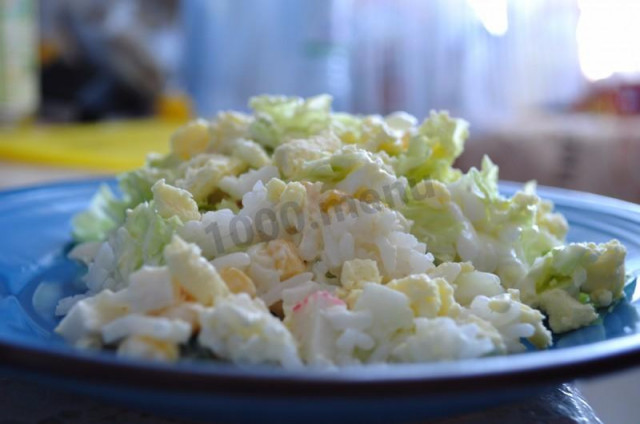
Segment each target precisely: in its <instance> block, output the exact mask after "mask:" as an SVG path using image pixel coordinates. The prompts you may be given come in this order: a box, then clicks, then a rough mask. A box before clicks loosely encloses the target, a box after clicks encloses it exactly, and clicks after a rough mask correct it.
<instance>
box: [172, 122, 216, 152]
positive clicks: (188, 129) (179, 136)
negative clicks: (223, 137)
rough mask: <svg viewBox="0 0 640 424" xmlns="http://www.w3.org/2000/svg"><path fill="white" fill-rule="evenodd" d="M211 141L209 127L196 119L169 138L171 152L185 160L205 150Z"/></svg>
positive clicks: (206, 123)
mask: <svg viewBox="0 0 640 424" xmlns="http://www.w3.org/2000/svg"><path fill="white" fill-rule="evenodd" d="M210 140H211V127H210V125H209V123H208V122H207V121H205V120H204V119H197V120H195V121H193V122H190V123H188V124H187V125H185V126H184V127H182V128H180V129H179V130H178V131H176V133H175V134H174V135H173V137H171V151H172V152H173V153H174V154H176V155H177V156H178V157H179V158H180V159H183V160H186V159H190V158H192V157H193V156H195V155H197V154H199V153H202V152H204V151H205V150H206V148H207V146H208V145H209V142H210Z"/></svg>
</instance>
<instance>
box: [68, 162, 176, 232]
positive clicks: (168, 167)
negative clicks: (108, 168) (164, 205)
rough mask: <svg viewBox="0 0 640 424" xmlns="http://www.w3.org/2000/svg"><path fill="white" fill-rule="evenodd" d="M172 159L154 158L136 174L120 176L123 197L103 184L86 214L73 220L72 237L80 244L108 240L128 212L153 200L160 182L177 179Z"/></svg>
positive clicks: (128, 173) (79, 215)
mask: <svg viewBox="0 0 640 424" xmlns="http://www.w3.org/2000/svg"><path fill="white" fill-rule="evenodd" d="M177 163H179V162H174V159H173V158H172V157H170V156H166V157H159V156H151V157H150V158H149V160H148V162H147V164H146V165H145V166H144V167H142V168H140V169H136V170H134V171H130V172H125V173H123V174H120V175H118V177H117V179H118V185H119V188H120V192H121V193H122V195H121V197H118V196H116V194H115V193H114V192H113V191H112V190H111V189H110V188H109V186H107V185H102V186H101V187H100V189H99V190H98V192H97V193H96V194H95V195H94V197H93V199H92V200H91V203H90V206H89V208H88V209H87V210H86V211H83V212H80V213H79V214H77V215H75V216H74V217H73V219H72V223H71V224H72V234H73V237H74V239H75V240H76V241H78V242H86V241H100V240H104V239H105V238H106V237H107V236H108V235H109V234H110V233H111V232H112V231H113V230H114V229H116V228H117V227H118V226H119V225H120V224H122V223H123V222H124V219H125V214H126V211H127V210H128V209H131V208H134V207H135V206H136V205H138V204H140V203H142V202H146V201H149V200H151V199H152V198H153V194H152V192H151V187H152V186H153V185H154V184H155V183H156V181H158V180H160V179H163V178H164V179H165V180H166V181H167V182H172V181H174V180H175V179H176V175H177V172H178V171H177V166H176V164H177Z"/></svg>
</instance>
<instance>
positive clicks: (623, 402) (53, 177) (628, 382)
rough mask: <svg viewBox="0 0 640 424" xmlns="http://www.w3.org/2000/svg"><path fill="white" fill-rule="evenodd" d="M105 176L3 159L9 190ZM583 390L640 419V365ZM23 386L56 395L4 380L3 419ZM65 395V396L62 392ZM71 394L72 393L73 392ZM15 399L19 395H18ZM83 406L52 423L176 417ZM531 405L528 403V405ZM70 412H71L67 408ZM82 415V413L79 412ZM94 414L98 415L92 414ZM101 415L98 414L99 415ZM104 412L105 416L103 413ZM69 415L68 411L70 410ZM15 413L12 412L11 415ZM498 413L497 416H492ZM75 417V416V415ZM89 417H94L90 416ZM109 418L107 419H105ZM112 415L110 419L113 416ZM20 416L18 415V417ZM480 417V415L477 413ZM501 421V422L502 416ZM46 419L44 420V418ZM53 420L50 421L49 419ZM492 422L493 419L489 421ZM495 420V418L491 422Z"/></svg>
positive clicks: (627, 418)
mask: <svg viewBox="0 0 640 424" xmlns="http://www.w3.org/2000/svg"><path fill="white" fill-rule="evenodd" d="M99 175H104V174H100V173H96V172H91V171H86V170H80V169H78V170H74V169H64V168H55V167H43V166H31V165H25V164H20V163H13V162H6V161H0V189H8V188H14V187H22V186H27V185H33V184H43V183H49V182H54V181H62V180H72V179H81V178H86V177H92V176H93V177H95V176H99ZM576 386H577V388H578V389H579V391H580V392H581V393H582V394H583V395H584V397H585V398H586V400H587V401H588V403H589V404H590V405H591V407H592V408H593V409H594V410H595V412H596V414H597V416H598V417H599V418H600V419H601V420H602V422H603V423H605V424H609V423H612V424H626V423H630V424H631V423H635V422H638V421H639V420H640V402H638V401H637V399H636V398H637V395H638V394H639V393H640V367H639V368H637V369H633V370H628V371H625V372H622V373H619V374H615V375H610V376H606V377H600V378H596V379H592V380H586V381H578V382H577V383H576ZM16 387H23V388H25V390H24V391H26V392H30V393H34V392H35V393H41V394H42V393H44V394H42V396H45V397H47V398H52V397H55V396H57V395H54V394H53V393H52V392H49V391H47V390H46V389H37V388H36V386H33V385H32V383H26V382H17V381H13V380H6V379H5V380H2V379H0V408H2V411H3V413H2V414H1V415H2V417H1V418H5V417H7V415H6V414H5V413H6V412H7V411H6V410H5V409H4V408H14V410H15V411H14V412H15V413H18V411H19V410H20V408H21V407H24V406H26V405H24V403H20V402H17V403H15V402H2V401H1V399H2V398H3V397H4V395H5V394H6V393H12V392H14V390H13V389H14V388H16ZM61 396H64V395H61ZM69 396H71V395H69ZM12 398H16V397H15V395H14V396H12ZM16 399H18V398H16ZM72 399H74V400H75V399H78V397H77V396H72ZM79 404H80V405H86V408H85V409H82V408H81V410H80V412H79V411H77V410H75V409H74V411H75V412H73V413H71V415H73V417H67V418H64V411H57V412H56V414H62V415H61V416H60V417H58V418H56V419H57V421H55V420H54V421H51V423H58V422H61V423H63V422H74V423H75V422H77V423H80V422H82V423H84V422H92V423H93V422H96V423H98V422H100V423H103V422H104V423H107V422H109V423H111V422H114V423H115V422H119V423H129V422H131V423H133V422H135V423H147V422H149V423H151V422H153V423H156V422H158V423H164V422H167V423H169V422H174V423H177V422H179V421H175V420H160V419H159V418H158V417H153V416H150V415H149V414H144V413H139V412H136V411H128V410H126V409H123V408H118V407H115V406H111V405H104V404H101V403H97V402H94V401H91V400H89V399H82V401H81V402H80V403H79ZM524 405H525V406H526V405H527V404H526V403H525V404H524ZM501 411H502V410H498V412H497V414H498V415H495V417H500V416H502V415H500V414H501V413H503V412H501ZM67 412H68V411H67ZM78 414H80V415H78ZM91 414H94V415H91ZM96 414H97V415H96ZM100 414H102V415H100ZM67 415H68V413H67ZM9 416H11V415H9ZM49 416H50V417H54V418H55V417H56V416H57V415H55V414H54V415H51V414H50V415H49ZM492 416H494V415H492ZM74 417H75V418H74ZM78 417H80V418H82V417H85V418H86V419H87V420H88V421H82V420H80V418H78ZM89 417H92V418H90V419H89ZM105 417H107V418H105ZM109 417H110V418H109ZM1 418H0V423H5V422H7V423H8V422H12V423H13V422H36V421H32V420H31V419H27V420H26V421H24V419H23V421H19V420H18V421H15V420H14V421H5V420H3V419H1ZM16 418H17V417H16ZM476 418H478V417H477V416H476ZM496 420H497V421H495V422H500V421H499V419H498V418H496ZM43 422H44V421H43ZM46 422H49V421H46ZM467 422H472V421H465V419H464V418H462V419H459V420H455V421H447V423H451V424H454V423H467ZM485 422H490V421H485ZM491 422H493V421H491Z"/></svg>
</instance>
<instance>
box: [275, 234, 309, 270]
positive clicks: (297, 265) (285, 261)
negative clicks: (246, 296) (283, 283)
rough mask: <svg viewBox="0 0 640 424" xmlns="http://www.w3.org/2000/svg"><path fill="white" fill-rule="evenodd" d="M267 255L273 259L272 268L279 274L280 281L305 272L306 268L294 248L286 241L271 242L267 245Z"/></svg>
mask: <svg viewBox="0 0 640 424" xmlns="http://www.w3.org/2000/svg"><path fill="white" fill-rule="evenodd" d="M266 250H267V253H268V255H269V256H270V257H271V258H273V262H274V267H275V268H276V269H277V270H278V271H279V272H280V279H281V280H286V279H289V278H291V277H293V276H294V275H297V274H300V273H302V272H304V271H306V266H305V264H304V261H303V260H302V258H300V255H299V254H298V249H297V248H296V246H295V245H294V244H293V243H291V242H290V241H288V240H282V239H278V240H272V241H270V242H268V243H267V245H266Z"/></svg>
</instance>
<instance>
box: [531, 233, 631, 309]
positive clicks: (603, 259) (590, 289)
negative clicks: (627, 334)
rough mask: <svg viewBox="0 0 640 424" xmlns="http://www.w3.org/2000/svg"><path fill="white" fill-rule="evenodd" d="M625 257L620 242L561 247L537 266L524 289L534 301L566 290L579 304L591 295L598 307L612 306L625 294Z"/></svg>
mask: <svg viewBox="0 0 640 424" xmlns="http://www.w3.org/2000/svg"><path fill="white" fill-rule="evenodd" d="M625 256H626V250H625V248H624V246H623V245H622V244H620V242H619V241H618V240H611V241H609V242H607V243H602V244H596V243H570V244H568V245H566V246H559V247H556V248H554V249H552V250H551V251H550V252H548V253H547V254H546V255H545V256H543V257H541V258H539V259H537V260H536V261H535V262H534V264H533V266H532V267H531V269H530V270H529V273H528V274H527V278H526V279H525V280H524V281H523V283H522V284H521V287H522V290H523V292H524V293H526V294H527V295H529V296H530V297H535V296H537V295H539V294H541V293H543V292H545V291H548V290H551V289H555V288H562V289H564V290H566V291H568V292H569V293H570V294H571V295H572V296H573V297H574V298H575V299H577V300H580V299H581V298H582V299H584V298H585V295H587V296H588V298H589V299H590V302H592V303H594V304H595V305H596V306H609V305H610V304H611V302H613V301H615V300H617V299H619V298H620V297H622V294H623V292H622V290H623V288H624V280H625V271H624V270H625V268H624V259H625ZM581 296H582V297H581Z"/></svg>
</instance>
